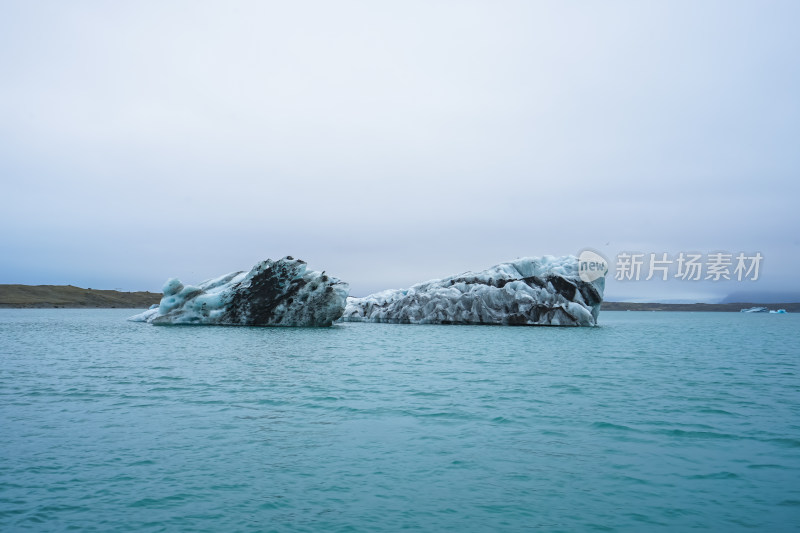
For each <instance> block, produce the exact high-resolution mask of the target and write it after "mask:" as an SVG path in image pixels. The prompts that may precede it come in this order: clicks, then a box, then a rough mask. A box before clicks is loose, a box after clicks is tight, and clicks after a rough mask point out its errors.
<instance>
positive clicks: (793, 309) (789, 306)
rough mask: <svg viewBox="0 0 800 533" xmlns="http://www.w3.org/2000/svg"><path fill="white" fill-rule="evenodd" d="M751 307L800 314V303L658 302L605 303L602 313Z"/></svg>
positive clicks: (720, 310) (716, 310)
mask: <svg viewBox="0 0 800 533" xmlns="http://www.w3.org/2000/svg"><path fill="white" fill-rule="evenodd" d="M750 307H766V308H767V309H769V310H770V311H777V310H778V309H786V312H787V313H798V312H800V303H798V302H793V303H781V304H764V303H752V302H741V303H740V302H737V303H730V304H702V303H696V304H662V303H657V302H651V303H633V302H605V301H604V302H603V303H602V304H601V305H600V312H603V311H695V312H696V311H703V312H714V313H738V312H739V311H741V310H742V309H748V308H750Z"/></svg>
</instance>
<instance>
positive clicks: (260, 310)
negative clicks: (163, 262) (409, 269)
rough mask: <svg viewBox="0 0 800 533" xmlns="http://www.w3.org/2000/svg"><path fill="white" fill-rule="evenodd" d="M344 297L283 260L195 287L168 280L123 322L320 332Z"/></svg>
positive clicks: (337, 286)
mask: <svg viewBox="0 0 800 533" xmlns="http://www.w3.org/2000/svg"><path fill="white" fill-rule="evenodd" d="M349 292H350V289H349V286H348V285H347V283H344V282H342V281H341V280H339V279H336V278H334V277H331V276H328V275H327V274H325V272H316V271H313V270H308V269H307V268H306V263H305V261H301V260H299V259H294V258H293V257H291V256H287V257H284V258H283V259H279V260H277V261H272V260H270V259H267V260H266V261H262V262H260V263H258V264H257V265H256V266H254V267H253V268H252V270H250V271H249V272H232V273H230V274H226V275H224V276H220V277H218V278H214V279H210V280H207V281H204V282H202V283H200V284H199V285H197V286H192V285H184V284H183V283H181V282H180V281H179V280H178V279H176V278H171V279H169V280H167V282H166V283H165V284H164V288H163V293H164V296H163V298H162V299H161V303H160V304H159V305H158V306H154V307H152V308H151V309H148V310H147V311H145V312H143V313H140V314H138V315H134V316H132V317H130V318H129V319H128V320H131V321H134V322H149V323H151V324H155V325H169V324H211V325H220V326H314V327H325V326H330V325H331V324H333V322H334V321H336V320H337V319H338V318H339V317H341V316H342V314H343V313H344V309H345V304H346V301H347V295H348V294H349Z"/></svg>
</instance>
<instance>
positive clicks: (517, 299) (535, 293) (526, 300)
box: [342, 256, 605, 326]
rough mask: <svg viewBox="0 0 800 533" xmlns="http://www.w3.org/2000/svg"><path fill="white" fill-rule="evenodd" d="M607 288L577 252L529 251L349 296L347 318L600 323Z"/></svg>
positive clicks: (403, 321) (419, 321)
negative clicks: (582, 265)
mask: <svg viewBox="0 0 800 533" xmlns="http://www.w3.org/2000/svg"><path fill="white" fill-rule="evenodd" d="M603 274H605V273H603ZM604 288H605V277H604V275H601V276H599V277H597V278H596V279H593V280H592V281H584V280H583V279H582V278H581V276H580V273H579V262H578V259H577V258H576V257H574V256H565V257H558V258H557V257H552V256H544V257H542V258H538V257H526V258H522V259H517V260H516V261H510V262H508V263H501V264H499V265H496V266H493V267H491V268H488V269H486V270H483V271H481V272H465V273H463V274H458V275H456V276H451V277H448V278H444V279H434V280H431V281H426V282H424V283H419V284H417V285H414V286H412V287H410V288H408V289H395V290H387V291H383V292H378V293H375V294H371V295H369V296H366V297H364V298H348V300H347V307H346V308H345V311H344V316H342V321H344V322H388V323H400V324H502V325H515V326H518V325H540V326H595V325H597V317H598V314H599V312H600V304H601V303H602V301H603V290H604Z"/></svg>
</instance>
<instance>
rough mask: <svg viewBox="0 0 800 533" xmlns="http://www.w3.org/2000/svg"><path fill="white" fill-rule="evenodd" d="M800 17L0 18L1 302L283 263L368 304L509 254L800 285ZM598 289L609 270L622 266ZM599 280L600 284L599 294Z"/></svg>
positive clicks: (184, 6)
mask: <svg viewBox="0 0 800 533" xmlns="http://www.w3.org/2000/svg"><path fill="white" fill-rule="evenodd" d="M798 20H800V2H796V1H787V2H770V1H763V2H761V1H759V2H756V1H747V2H735V1H729V0H726V1H720V2H711V1H708V2H704V1H696V0H692V1H685V2H679V1H663V2H646V3H645V2H634V1H630V2H560V1H558V2H557V1H553V2H532V1H521V2H510V1H485V2H469V1H453V2H445V1H424V2H413V1H408V0H404V1H402V2H400V1H398V2H367V1H365V2H347V1H336V2H329V1H327V2H302V1H301V2H198V1H194V0H193V1H187V2H170V1H163V0H159V1H157V2H141V1H140V2H100V1H98V2H79V1H74V2H62V1H56V2H43V1H37V2H31V1H27V0H25V1H13V0H5V1H3V2H0V180H2V181H1V184H2V185H1V187H2V190H1V191H0V193H1V196H0V197H1V198H2V204H1V205H2V209H1V210H0V224H2V232H1V233H0V283H27V284H73V285H78V286H83V287H93V288H122V289H124V290H160V287H161V285H162V284H163V282H164V280H165V279H166V278H168V277H171V276H177V277H179V278H180V279H182V280H183V281H185V282H189V283H191V282H199V281H201V280H202V279H205V278H208V277H211V276H215V275H218V274H222V273H224V272H228V271H233V270H245V269H249V268H250V267H252V266H253V264H254V263H256V262H257V261H259V260H262V259H266V258H279V257H282V256H284V255H293V256H295V257H300V258H302V259H305V260H306V261H307V262H308V263H309V265H310V267H311V268H314V269H316V270H326V271H327V272H328V273H330V274H332V275H334V276H337V277H340V278H341V279H343V280H345V281H348V282H349V283H350V284H351V293H352V294H354V295H358V296H361V295H365V294H367V293H369V292H372V291H375V290H380V289H384V288H394V287H403V286H408V285H410V284H413V283H415V282H418V281H424V280H426V279H429V278H433V277H441V276H445V275H449V274H454V273H458V272H461V271H464V270H468V269H471V270H476V269H482V268H486V267H488V266H490V265H492V264H495V263H498V262H501V261H504V260H508V259H513V258H516V257H520V256H539V255H545V254H550V255H563V254H577V253H578V252H579V251H580V250H581V249H583V248H585V247H591V248H594V249H596V250H599V251H601V252H602V253H604V254H605V255H606V256H607V257H609V258H610V259H612V260H613V259H614V257H615V256H616V255H617V254H618V253H619V252H621V251H640V252H643V253H648V254H649V253H651V252H653V253H659V254H660V253H663V252H667V253H669V254H671V256H674V255H677V254H678V253H679V252H681V251H699V252H702V253H711V252H716V251H728V252H730V253H733V254H736V253H738V252H746V253H748V254H750V253H755V252H761V254H762V255H763V257H764V260H763V263H762V264H761V277H760V279H759V280H758V281H757V282H749V284H748V283H745V282H737V283H725V284H713V283H710V282H709V283H699V282H688V281H680V280H674V279H673V280H672V281H667V282H658V283H639V284H637V283H635V282H627V283H621V282H614V281H613V280H610V281H609V284H608V291H607V296H608V297H609V298H610V299H613V298H621V297H626V298H632V297H636V298H640V299H642V298H643V299H655V298H660V299H680V298H689V299H692V298H694V299H706V300H708V299H713V298H716V297H720V296H722V295H724V294H725V293H728V292H733V291H742V290H755V289H758V290H762V291H763V290H766V291H778V290H791V291H795V292H797V291H798V289H800V282H798V278H797V276H796V274H795V272H796V271H797V265H798V263H800V236H799V235H798V229H800V214H798V213H799V212H800V210H799V209H798V199H799V198H800V194H798V193H800V184H798V183H799V180H798V178H799V177H800V176H799V171H800V53H798V51H800V32H798V30H797V22H798ZM612 268H613V267H612ZM613 274H614V272H613V270H612V273H611V275H610V276H609V278H613Z"/></svg>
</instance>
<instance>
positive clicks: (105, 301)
mask: <svg viewBox="0 0 800 533" xmlns="http://www.w3.org/2000/svg"><path fill="white" fill-rule="evenodd" d="M161 296H162V295H161V293H157V292H147V291H138V292H121V291H114V290H98V289H83V288H81V287H74V286H72V285H0V309H61V308H64V309H115V308H122V309H147V308H148V307H150V306H151V305H153V304H157V303H159V302H160V301H161ZM749 307H766V308H767V309H770V310H778V309H786V311H787V312H789V313H800V302H789V303H779V304H765V303H758V302H742V303H727V304H704V303H694V304H665V303H658V302H649V303H633V302H609V301H604V302H603V303H602V305H601V306H600V310H601V311H705V312H723V313H733V312H736V313H738V312H739V311H740V310H742V309H746V308H749Z"/></svg>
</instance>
